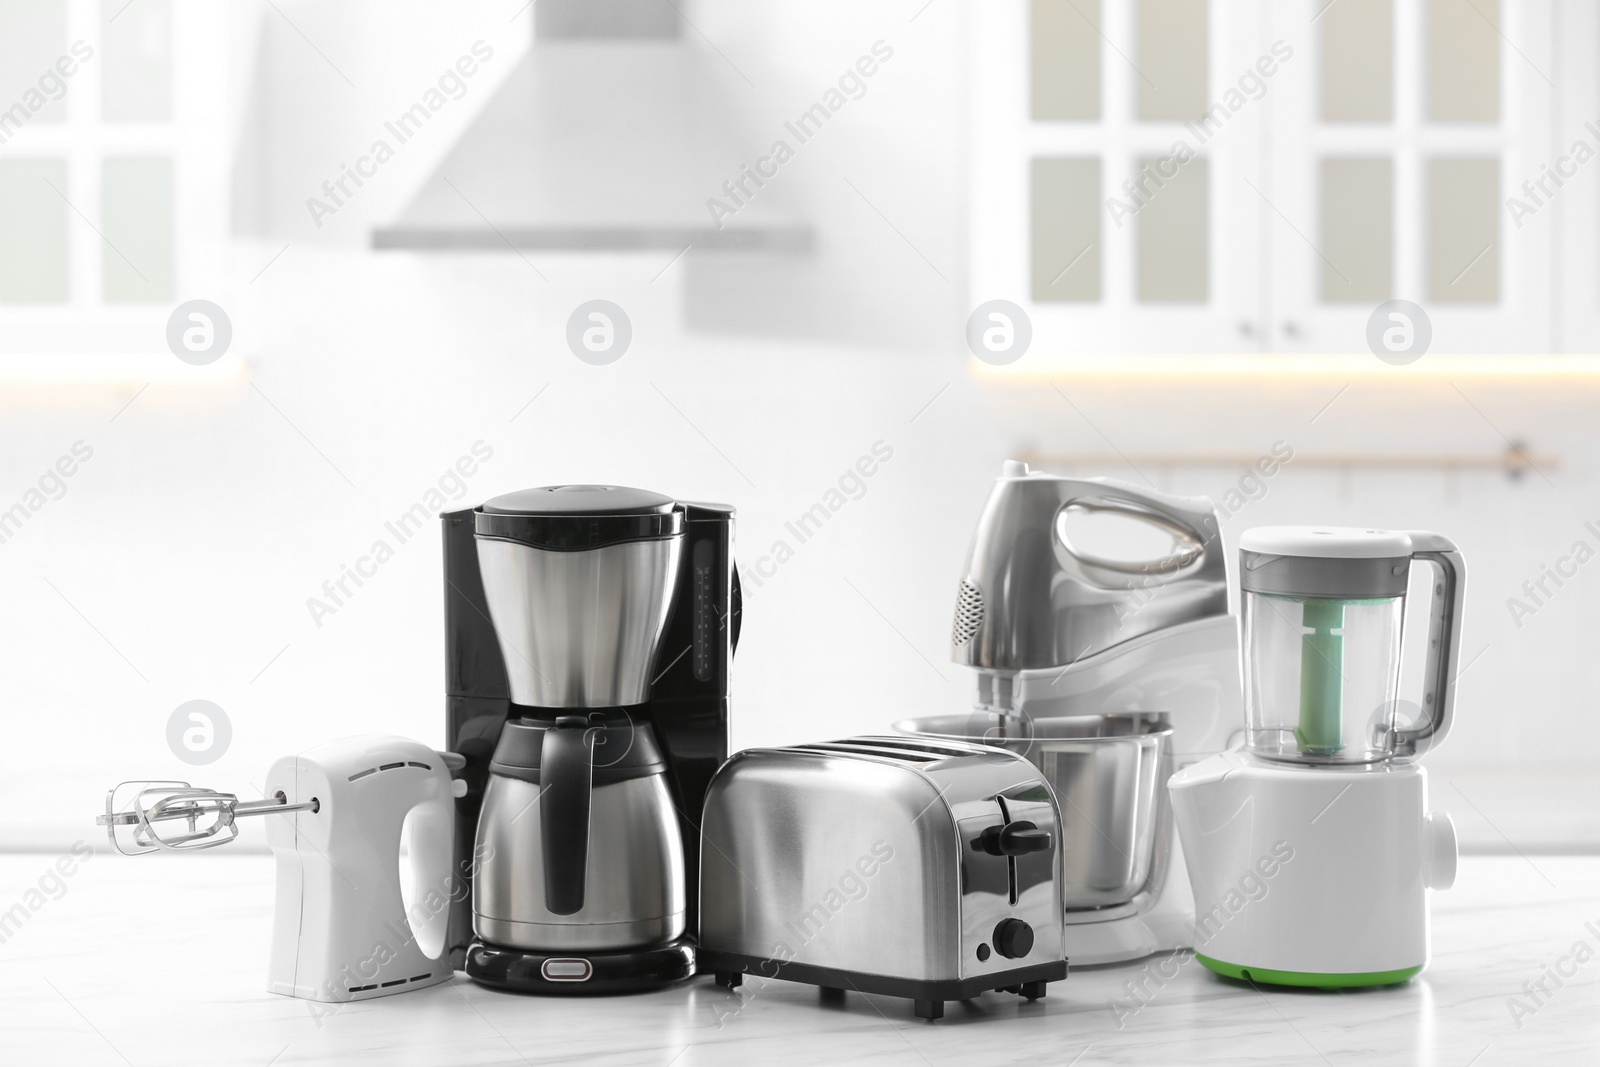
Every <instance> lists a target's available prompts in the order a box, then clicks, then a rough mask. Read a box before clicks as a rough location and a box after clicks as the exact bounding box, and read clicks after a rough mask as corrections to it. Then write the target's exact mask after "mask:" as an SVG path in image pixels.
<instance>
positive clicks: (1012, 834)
mask: <svg viewBox="0 0 1600 1067" xmlns="http://www.w3.org/2000/svg"><path fill="white" fill-rule="evenodd" d="M972 848H973V851H975V852H987V853H988V854H989V855H991V856H1025V855H1027V854H1028V853H1030V852H1047V851H1049V849H1050V831H1048V830H1041V829H1039V827H1038V826H1037V825H1035V824H1034V823H1031V822H1028V821H1027V820H1026V819H1018V820H1016V821H1014V822H1008V823H1006V824H1005V825H1003V826H991V827H989V828H988V829H987V830H985V831H983V833H982V834H980V835H979V836H978V839H977V840H976V841H974V842H972Z"/></svg>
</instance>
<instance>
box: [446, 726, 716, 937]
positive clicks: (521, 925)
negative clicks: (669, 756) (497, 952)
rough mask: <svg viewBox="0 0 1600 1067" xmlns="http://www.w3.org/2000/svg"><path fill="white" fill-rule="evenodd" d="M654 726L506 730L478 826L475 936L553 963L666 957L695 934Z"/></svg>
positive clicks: (474, 902)
mask: <svg viewBox="0 0 1600 1067" xmlns="http://www.w3.org/2000/svg"><path fill="white" fill-rule="evenodd" d="M665 770H666V764H665V762H664V761H663V759H662V756H661V751H660V749H659V748H658V747H657V745H656V740H655V735H654V733H653V731H652V730H651V728H650V726H649V724H647V723H643V722H640V723H634V722H631V721H630V720H629V719H627V718H626V717H625V716H609V717H608V716H605V715H602V714H596V715H593V716H583V715H563V716H560V717H558V718H556V719H555V720H554V721H540V720H537V719H532V718H523V719H521V720H519V721H513V722H509V723H507V724H506V726H505V729H504V731H503V732H502V733H501V735H500V742H499V744H498V745H497V746H496V748H495V753H494V759H493V761H492V762H491V763H490V764H489V772H490V777H489V785H488V789H487V791H486V793H485V795H484V800H483V813H482V815H480V816H479V820H478V837H477V851H476V854H477V855H478V856H479V857H480V866H479V869H478V873H477V877H476V879H474V881H473V887H472V911H473V927H474V929H475V930H476V932H477V934H478V936H479V937H481V938H483V939H484V940H485V941H488V942H490V943H492V944H495V945H498V946H502V947H506V948H517V949H524V950H527V951H530V952H541V953H561V952H573V953H591V952H606V951H612V950H617V949H625V948H634V947H644V946H650V945H658V944H662V943H665V942H667V941H671V940H672V939H673V938H676V937H678V936H679V935H680V934H682V933H683V931H684V916H685V901H684V858H683V842H682V839H681V837H680V835H679V831H678V821H677V814H676V812H675V811H674V810H673V806H672V800H671V797H670V794H669V793H668V790H667V783H666V777H665Z"/></svg>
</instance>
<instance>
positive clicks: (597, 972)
mask: <svg viewBox="0 0 1600 1067" xmlns="http://www.w3.org/2000/svg"><path fill="white" fill-rule="evenodd" d="M692 974H694V941H693V939H692V938H690V937H688V936H684V937H680V938H678V939H677V940H676V941H669V942H668V943H667V944H665V945H656V946H653V947H651V948H641V949H628V950H625V951H621V952H595V953H590V954H587V955H579V954H578V953H574V952H567V953H560V954H549V953H540V952H529V951H527V950H525V949H520V948H501V947H500V946H498V945H490V944H487V943H485V942H484V941H481V940H477V939H474V940H473V942H472V945H471V947H469V948H468V949H467V977H468V978H471V979H472V980H473V981H475V982H477V983H478V984H480V985H486V986H489V987H490V988H492V989H504V990H507V991H508V992H512V993H547V994H551V995H555V996H583V995H592V994H605V993H636V992H639V991H641V990H646V989H659V988H660V987H661V986H665V985H671V984H672V983H673V982H679V981H682V980H683V979H685V978H688V977H689V976H690V975H692Z"/></svg>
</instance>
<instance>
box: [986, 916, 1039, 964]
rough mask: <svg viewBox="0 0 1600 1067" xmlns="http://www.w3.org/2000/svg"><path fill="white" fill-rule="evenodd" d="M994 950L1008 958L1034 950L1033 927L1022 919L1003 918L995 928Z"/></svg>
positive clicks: (1017, 957)
mask: <svg viewBox="0 0 1600 1067" xmlns="http://www.w3.org/2000/svg"><path fill="white" fill-rule="evenodd" d="M991 940H993V941H994V950H995V951H996V952H998V953H1000V955H1002V956H1004V957H1005V958H1006V959H1008V960H1015V959H1020V958H1021V957H1023V956H1026V955H1027V954H1028V953H1030V952H1032V951H1033V927H1031V926H1029V925H1028V924H1027V923H1026V922H1024V921H1022V920H1021V919H1001V920H1000V923H999V925H997V926H996V927H995V928H994V937H993V938H992V939H991Z"/></svg>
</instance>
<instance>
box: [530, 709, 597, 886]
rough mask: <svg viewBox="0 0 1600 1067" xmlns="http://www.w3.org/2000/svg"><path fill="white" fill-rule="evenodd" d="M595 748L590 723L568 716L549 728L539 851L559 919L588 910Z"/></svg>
mask: <svg viewBox="0 0 1600 1067" xmlns="http://www.w3.org/2000/svg"><path fill="white" fill-rule="evenodd" d="M593 794H594V749H593V742H592V740H591V734H590V731H589V722H588V720H587V719H585V718H583V717H582V716H578V715H563V716H561V717H559V718H557V719H556V721H555V723H554V724H553V725H551V726H548V727H546V728H545V731H544V740H543V741H542V742H541V744H540V749H539V846H540V849H541V851H542V859H543V863H542V864H541V866H543V868H544V906H545V908H546V909H548V910H549V911H550V913H551V914H553V915H572V914H574V913H576V912H578V911H581V910H582V909H583V897H584V888H585V886H584V882H585V877H586V875H587V873H588V869H589V802H590V800H591V799H592V797H593Z"/></svg>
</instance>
